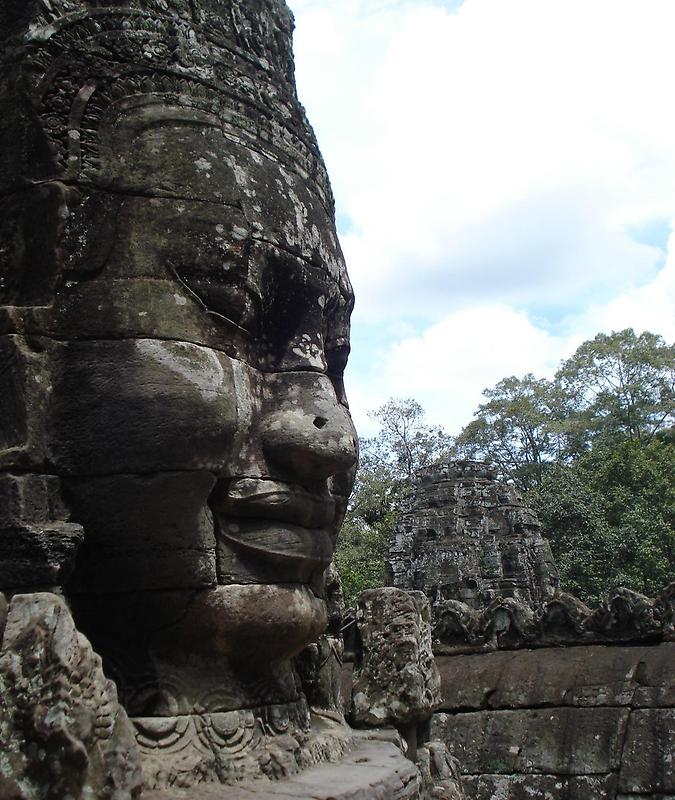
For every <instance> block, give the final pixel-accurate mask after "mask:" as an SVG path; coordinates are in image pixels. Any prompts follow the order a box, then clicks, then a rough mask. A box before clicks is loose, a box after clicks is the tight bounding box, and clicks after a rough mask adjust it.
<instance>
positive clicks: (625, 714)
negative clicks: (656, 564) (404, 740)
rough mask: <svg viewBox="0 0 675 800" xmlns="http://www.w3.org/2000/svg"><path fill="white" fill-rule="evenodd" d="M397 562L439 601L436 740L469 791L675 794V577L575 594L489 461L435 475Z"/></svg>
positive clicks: (419, 497) (598, 799)
mask: <svg viewBox="0 0 675 800" xmlns="http://www.w3.org/2000/svg"><path fill="white" fill-rule="evenodd" d="M389 565H390V568H389V569H390V575H391V576H392V579H393V581H394V583H395V584H396V585H397V586H399V587H401V588H406V589H411V588H413V587H414V588H415V589H424V591H425V592H426V594H427V595H428V597H429V599H430V600H431V614H432V625H433V651H434V654H435V656H436V665H437V667H438V670H439V673H440V676H441V698H442V699H441V702H440V704H439V705H438V706H437V707H436V709H435V710H434V713H433V715H432V719H431V732H430V736H431V738H432V739H433V740H436V741H440V742H441V743H444V744H446V745H447V749H448V751H449V753H450V754H451V758H455V759H456V763H457V764H458V766H459V770H460V772H461V782H462V784H463V787H464V790H465V792H466V795H467V797H470V798H473V799H474V800H494V798H504V800H521V798H522V800H525V798H527V799H528V800H530V798H541V799H542V800H543V798H546V800H638V798H643V799H646V798H650V800H671V799H672V798H673V797H675V757H674V755H675V694H674V687H675V584H671V585H670V586H668V587H666V589H664V591H663V592H662V593H661V594H660V595H659V596H658V597H656V598H649V597H645V596H644V595H641V594H639V593H638V592H634V591H630V590H628V589H620V588H619V589H616V590H614V591H613V592H612V593H611V594H610V595H609V596H608V597H607V598H606V599H605V601H604V602H602V603H600V604H599V605H598V607H596V608H594V609H591V608H589V607H588V606H586V605H585V604H584V603H582V602H581V601H580V600H579V599H578V598H576V597H574V596H572V595H570V594H567V593H565V592H563V591H561V590H560V588H559V587H558V579H557V573H556V570H555V565H554V564H553V561H552V558H551V553H550V549H549V547H548V544H547V542H546V540H545V539H544V538H543V537H542V532H541V526H540V525H539V523H538V521H537V518H536V516H535V515H534V514H533V512H532V511H531V510H530V509H528V508H526V507H525V506H524V505H523V503H522V500H521V498H520V496H519V494H518V493H517V491H516V490H515V489H514V487H512V486H509V485H505V484H501V483H499V482H498V481H496V480H495V476H494V472H493V471H492V470H491V468H490V467H489V465H486V464H481V463H478V462H450V463H449V464H440V465H436V466H434V467H432V468H430V469H428V470H426V471H424V472H423V473H422V474H421V476H420V480H419V483H418V485H417V491H416V495H415V500H414V503H413V507H412V508H411V510H410V512H409V513H408V514H406V515H405V516H404V518H403V520H402V523H401V525H400V526H399V527H398V529H397V531H396V534H395V538H394V540H393V542H392V544H391V548H390V551H389Z"/></svg>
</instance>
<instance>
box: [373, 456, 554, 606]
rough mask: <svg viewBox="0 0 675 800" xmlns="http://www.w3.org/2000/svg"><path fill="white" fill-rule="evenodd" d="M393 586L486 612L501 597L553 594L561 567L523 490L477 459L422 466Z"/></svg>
mask: <svg viewBox="0 0 675 800" xmlns="http://www.w3.org/2000/svg"><path fill="white" fill-rule="evenodd" d="M386 571H387V576H388V581H387V582H388V583H389V584H391V585H392V586H397V587H399V588H401V589H412V590H421V591H424V592H425V593H426V595H427V596H428V597H429V600H430V602H431V605H432V608H433V609H434V612H435V613H437V609H439V608H440V607H441V606H442V605H443V603H445V602H446V601H448V600H453V601H460V602H462V603H464V604H465V605H466V606H468V607H469V608H471V609H473V610H474V611H481V610H482V609H483V608H485V606H487V605H488V604H489V603H490V602H491V601H492V600H494V599H495V598H497V597H499V598H511V599H513V600H516V601H519V602H521V603H524V604H525V605H528V606H532V605H535V604H538V603H540V602H543V601H544V600H545V599H546V598H549V597H551V596H552V595H553V594H554V593H555V590H556V587H557V586H558V572H557V569H556V567H555V564H554V562H553V556H552V555H551V548H550V546H549V543H548V542H547V541H546V539H544V537H543V536H542V532H541V525H540V523H539V520H538V519H537V517H536V515H535V514H534V512H533V511H532V510H531V509H530V508H528V507H527V506H526V505H525V504H524V503H523V499H522V496H521V494H520V492H519V491H518V489H517V488H516V487H515V486H513V485H511V484H506V483H501V482H499V481H497V480H496V478H495V471H494V469H493V468H492V467H491V466H490V465H489V464H485V463H482V462H479V461H449V462H447V463H444V462H442V463H439V464H434V465H433V466H430V467H427V468H425V469H423V470H421V471H420V472H419V474H418V476H417V481H416V485H415V493H414V496H413V501H412V505H411V508H410V509H409V511H408V512H407V513H406V514H404V516H403V519H402V520H401V522H400V523H399V525H398V526H397V529H396V532H395V535H394V539H393V541H392V542H391V544H390V546H389V551H388V555H387V564H386Z"/></svg>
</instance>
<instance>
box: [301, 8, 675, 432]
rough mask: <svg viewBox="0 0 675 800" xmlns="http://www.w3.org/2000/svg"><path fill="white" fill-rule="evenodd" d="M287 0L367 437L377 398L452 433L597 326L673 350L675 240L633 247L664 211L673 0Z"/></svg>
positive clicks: (674, 137)
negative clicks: (512, 378) (326, 180)
mask: <svg viewBox="0 0 675 800" xmlns="http://www.w3.org/2000/svg"><path fill="white" fill-rule="evenodd" d="M290 2H291V5H292V6H293V8H294V11H295V12H296V18H297V23H298V28H297V36H296V56H297V64H298V82H299V92H300V97H301V99H302V100H303V102H305V103H306V105H307V108H308V114H309V116H310V119H311V121H312V123H313V124H314V126H315V129H316V131H317V135H318V138H319V142H320V144H321V147H322V150H323V152H324V155H325V157H326V160H327V163H328V167H329V171H330V174H331V178H332V181H333V185H334V188H335V193H336V200H337V206H338V214H339V218H340V219H341V220H343V221H344V220H348V221H349V225H344V226H343V227H344V230H343V236H342V240H343V247H344V249H345V254H346V256H347V261H348V265H349V269H350V274H351V276H352V280H353V282H354V285H355V289H356V292H357V307H356V312H355V317H354V336H353V349H354V353H355V355H356V356H357V358H356V361H355V366H354V367H353V368H352V369H351V370H350V373H349V374H348V377H349V388H350V399H351V403H352V408H353V411H354V414H355V418H356V420H357V425H358V426H359V427H360V429H361V430H362V431H363V432H365V433H368V432H372V425H371V424H370V423H369V422H368V420H367V417H366V415H365V410H366V409H371V408H374V407H376V406H377V405H378V404H379V403H381V402H384V401H385V400H386V399H387V398H388V397H389V396H391V395H397V396H402V397H406V396H414V397H416V398H417V399H418V400H419V401H420V402H421V403H422V405H423V406H425V407H426V408H427V410H428V414H429V418H430V419H431V420H432V421H434V422H440V423H443V424H444V425H446V427H448V428H449V429H451V430H454V431H456V430H457V429H458V428H459V427H461V426H462V425H463V424H465V423H466V422H467V421H468V420H469V418H470V416H471V413H472V412H473V410H474V409H475V407H476V405H477V403H478V402H479V401H480V393H481V390H482V389H484V388H485V387H487V386H490V385H494V383H496V382H497V381H498V380H499V379H500V378H502V377H505V376H506V375H508V374H518V375H522V374H524V373H526V372H528V371H531V372H534V373H535V374H537V375H546V374H550V373H551V372H552V370H553V369H554V368H555V366H556V365H557V363H558V361H559V360H560V359H561V358H563V357H565V356H568V355H570V354H571V353H572V352H573V350H574V348H575V347H576V346H577V345H578V344H579V343H580V342H581V341H583V340H584V339H588V338H591V337H592V336H594V335H595V334H596V333H598V332H599V331H605V332H609V331H611V330H618V329H621V328H624V327H628V326H632V327H635V328H636V330H643V329H649V330H653V331H655V332H657V333H661V334H662V335H664V336H665V337H666V338H667V339H669V340H671V341H672V340H673V339H675V243H673V240H672V237H671V244H670V255H669V259H668V262H667V263H666V265H665V266H664V256H665V241H663V240H659V239H651V240H649V239H648V240H647V241H646V242H640V241H637V240H636V238H635V235H634V231H635V230H636V229H638V228H641V227H645V226H646V225H648V224H650V223H653V222H655V221H660V222H661V223H663V222H664V221H667V220H672V219H675V148H674V147H673V142H674V141H675V104H673V102H672V82H673V78H672V76H673V75H674V74H675V47H673V46H672V31H673V30H675V2H673V0H641V2H639V3H636V2H634V0H465V1H464V3H463V4H461V3H459V0H453V1H452V2H448V0H445V2H444V1H443V0H379V2H378V0H290ZM661 227H663V224H661ZM659 270H660V271H659ZM406 324H409V325H410V326H412V327H413V332H412V333H411V332H409V331H406V332H403V333H401V332H400V331H401V330H404V328H405V325H406ZM378 326H380V327H381V328H382V330H383V331H385V329H386V331H387V334H386V335H385V334H384V333H383V334H382V335H381V336H375V337H374V336H373V330H377V327H378ZM397 329H398V330H399V332H398V333H391V332H392V331H396V330H397ZM374 340H376V341H374ZM359 353H361V354H362V355H361V356H359V355H358V354H359Z"/></svg>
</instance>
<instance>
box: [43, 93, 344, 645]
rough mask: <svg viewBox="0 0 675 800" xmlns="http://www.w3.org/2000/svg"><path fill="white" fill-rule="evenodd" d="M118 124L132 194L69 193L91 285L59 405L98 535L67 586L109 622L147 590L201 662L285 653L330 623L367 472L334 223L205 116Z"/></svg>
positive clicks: (69, 347) (77, 492)
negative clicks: (345, 376) (343, 529)
mask: <svg viewBox="0 0 675 800" xmlns="http://www.w3.org/2000/svg"><path fill="white" fill-rule="evenodd" d="M115 133H116V137H117V139H118V141H113V143H112V145H111V153H112V155H113V157H112V159H111V167H110V169H111V188H114V190H115V191H107V192H105V191H103V192H101V191H94V192H79V193H77V194H76V195H73V196H72V197H71V198H70V208H71V212H70V213H71V214H72V215H73V217H74V219H75V221H74V222H73V223H72V228H73V234H72V235H73V236H74V237H75V236H76V235H77V236H78V237H79V238H78V243H79V248H78V250H77V251H76V252H75V251H74V253H73V259H74V263H73V274H76V273H77V271H78V269H79V270H81V271H82V272H83V275H82V276H81V277H79V279H78V280H73V281H72V282H71V283H72V285H71V286H66V287H64V290H63V295H62V298H61V301H60V305H61V307H62V309H63V310H62V316H63V318H64V319H66V318H68V319H69V320H70V323H69V324H71V325H73V326H75V327H77V328H78V329H79V335H78V341H70V342H69V343H68V344H66V345H64V346H62V347H57V351H58V352H57V354H56V355H55V364H56V367H55V381H54V397H53V400H52V404H51V430H52V432H53V436H52V441H51V443H50V446H51V452H52V458H53V459H54V462H55V463H56V464H57V466H58V470H59V473H60V474H61V475H62V476H64V478H65V480H64V484H65V487H66V488H65V491H66V495H67V497H68V502H69V504H70V507H71V509H72V511H73V515H74V517H75V518H76V519H77V520H78V521H79V522H81V523H82V524H83V525H84V527H85V531H86V539H85V545H84V547H83V550H82V553H81V556H80V558H79V560H78V566H77V570H76V574H75V577H74V579H73V581H72V585H71V592H72V594H73V595H74V597H75V598H76V603H77V605H82V606H83V607H85V608H86V609H88V612H85V613H90V612H91V610H93V609H96V610H97V611H96V615H97V619H98V620H99V621H100V614H101V613H104V614H106V615H108V614H109V613H110V607H114V608H117V607H118V606H119V603H120V598H119V597H118V596H116V595H120V594H124V595H126V596H132V597H134V603H135V604H137V603H139V602H142V603H143V604H144V605H145V606H146V607H148V608H151V609H152V613H151V615H150V616H151V618H152V620H153V623H152V625H151V627H152V626H154V624H155V623H158V624H157V627H158V628H163V627H164V626H167V625H168V626H169V630H170V631H171V639H172V640H173V641H174V643H175V642H177V641H181V642H182V643H183V644H182V646H184V647H186V648H188V649H193V648H197V649H199V650H204V651H207V652H210V653H219V654H225V655H228V656H231V657H233V658H237V659H241V658H248V657H250V655H251V652H252V651H259V652H263V653H265V655H266V657H268V658H269V657H270V656H272V657H275V656H279V657H288V656H289V655H292V654H293V653H294V652H296V651H297V650H298V649H299V648H300V647H302V646H303V645H304V644H306V643H307V642H309V641H311V639H312V638H314V637H315V636H316V635H318V633H319V632H320V631H321V629H322V627H323V625H324V623H325V618H324V613H325V612H324V608H323V603H322V601H321V580H322V576H323V573H324V571H325V569H326V568H327V566H328V564H329V563H330V560H331V558H332V554H333V550H334V546H335V540H336V535H337V531H338V528H339V525H340V523H341V520H342V517H343V514H344V508H345V503H346V496H347V494H348V492H349V489H350V486H351V473H352V468H353V466H354V463H355V459H356V444H355V435H354V431H353V428H352V425H351V421H350V418H349V414H348V411H347V408H346V404H345V397H344V389H343V385H342V372H343V370H344V366H345V361H346V357H347V353H348V331H347V327H346V325H347V320H348V315H349V310H350V308H351V302H352V299H351V293H350V289H349V284H348V282H347V280H346V274H345V271H344V265H343V262H342V257H341V254H340V252H339V249H338V247H337V244H336V241H335V239H334V232H333V230H332V225H331V226H330V227H329V228H327V226H326V209H325V208H323V207H322V206H321V204H320V199H319V197H318V196H317V194H316V193H314V192H313V191H312V188H311V184H310V186H309V187H308V186H307V185H306V184H305V183H304V182H303V180H302V179H300V178H299V177H298V176H297V174H293V173H292V172H290V171H288V170H287V169H285V168H284V167H283V165H281V164H279V163H278V162H275V161H274V160H273V159H272V158H270V157H269V156H268V155H265V154H263V153H259V152H256V151H255V150H252V149H251V148H250V147H243V146H242V145H240V144H239V143H237V142H235V141H232V140H231V139H229V138H228V137H227V136H225V135H224V133H223V131H222V129H221V128H220V127H219V126H216V125H214V124H211V121H210V120H209V118H208V117H206V116H203V115H200V114H195V113H194V112H186V111H185V110H184V109H180V108H167V107H166V106H162V107H161V108H152V107H150V108H148V107H147V106H145V107H143V108H142V110H141V111H140V112H138V113H133V114H128V115H127V116H126V117H125V118H124V119H123V120H121V121H120V122H119V123H118V124H117V125H116V128H115ZM78 216H79V217H80V218H82V220H83V222H82V225H81V226H80V225H79V224H78V222H77V219H78ZM80 227H81V229H82V232H81V233H79V234H78V233H77V232H78V231H79V230H80ZM308 255H309V257H308ZM75 261H76V262H77V263H75ZM87 270H90V271H91V272H92V275H91V277H87V273H86V271H87ZM146 320H147V321H148V322H147V323H146ZM146 324H148V325H149V326H151V327H149V328H146ZM145 330H147V331H148V333H144V331H145ZM151 334H152V335H151ZM80 337H81V338H80ZM139 593H140V594H147V595H148V597H145V598H142V599H141V600H139V597H138V594H139ZM157 598H160V602H159V603H157V602H156V600H157ZM122 599H126V598H122ZM186 614H187V616H186ZM167 615H168V616H167ZM178 618H181V621H180V624H179V625H178V624H177V625H174V624H173V623H174V621H175V619H178ZM97 624H99V623H97ZM124 624H125V625H127V624H128V620H125V622H124ZM94 635H95V634H94Z"/></svg>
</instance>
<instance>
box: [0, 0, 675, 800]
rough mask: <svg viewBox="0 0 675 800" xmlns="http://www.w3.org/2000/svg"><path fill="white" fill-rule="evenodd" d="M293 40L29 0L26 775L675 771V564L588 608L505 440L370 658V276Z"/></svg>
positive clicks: (404, 789) (15, 628) (14, 106)
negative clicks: (362, 285) (364, 367)
mask: <svg viewBox="0 0 675 800" xmlns="http://www.w3.org/2000/svg"><path fill="white" fill-rule="evenodd" d="M291 34H292V17H291V14H290V12H289V10H288V8H287V7H286V5H285V3H284V2H283V0H4V2H3V3H2V4H1V5H0V59H1V60H2V69H1V71H0V109H1V110H2V114H1V115H0V204H1V206H2V208H1V210H0V375H1V376H2V384H1V386H0V389H1V391H0V591H1V592H2V594H0V693H1V695H2V704H1V705H0V800H43V799H44V800H130V799H131V798H133V799H134V800H137V799H138V798H143V800H227V798H232V799H233V800H234V798H244V797H246V798H256V800H272V798H280V797H293V798H296V800H310V798H311V800H371V798H372V800H421V798H422V797H424V798H437V800H464V798H467V799H468V798H477V800H483V798H485V799H486V800H487V798H497V797H499V798H514V800H518V799H519V798H521V797H522V798H525V797H527V798H530V797H533V796H534V797H536V796H540V797H547V798H553V800H558V798H563V797H570V798H579V800H580V799H581V798H582V797H583V798H584V800H586V798H590V800H594V799H596V798H597V800H609V799H610V798H612V800H613V798H619V797H620V798H622V800H635V798H637V797H651V798H654V800H655V799H656V798H657V797H658V798H661V800H665V799H666V798H668V799H669V798H671V797H675V785H674V783H673V767H672V758H670V757H669V756H668V754H669V753H672V752H673V751H674V750H675V743H674V742H673V730H675V724H673V722H674V720H673V697H672V686H673V680H672V664H673V663H674V662H673V658H672V656H673V652H672V648H673V647H675V643H673V642H672V641H671V640H672V638H673V628H674V623H673V597H674V596H675V590H673V588H672V587H671V588H670V589H669V590H667V591H666V592H665V593H664V595H663V597H661V598H659V599H658V600H649V599H648V598H642V597H640V596H636V595H635V594H634V593H633V594H630V593H627V594H626V593H624V594H617V596H616V597H614V598H612V599H611V600H610V601H609V602H608V603H607V604H606V606H605V607H603V611H602V613H598V614H596V612H590V610H586V609H585V608H582V607H580V605H579V604H578V601H577V602H575V601H574V599H573V598H572V599H570V598H569V597H566V596H564V595H563V594H562V593H560V592H559V591H558V590H557V589H556V580H557V579H556V575H555V569H554V566H553V564H552V560H551V558H550V552H549V551H548V548H547V545H546V543H545V540H543V539H542V537H541V532H540V530H539V527H538V524H537V522H536V519H534V517H533V515H532V514H531V513H530V512H529V511H528V509H526V508H525V507H524V506H523V505H522V502H520V500H519V498H518V496H517V494H516V493H515V490H513V489H512V487H504V486H500V485H498V484H496V483H495V481H493V480H492V478H491V475H490V474H489V472H488V471H486V470H485V468H484V467H483V466H481V465H477V464H475V463H474V464H470V463H464V464H462V465H459V464H454V465H446V467H444V468H443V470H441V473H440V474H435V473H434V474H432V473H429V474H428V475H427V476H426V477H425V478H424V479H423V488H422V489H421V493H420V498H419V504H418V506H417V507H416V510H415V511H413V516H410V517H408V518H407V520H406V522H405V523H404V527H403V528H402V529H401V530H400V531H399V537H398V539H397V545H396V546H397V548H398V550H396V551H392V559H391V577H392V580H393V582H394V583H400V584H401V585H405V587H406V588H408V589H412V590H413V591H410V592H406V591H403V590H402V589H400V588H395V587H389V588H386V589H384V590H377V591H374V592H372V593H367V594H366V595H364V596H363V597H362V598H361V600H360V604H359V607H358V609H357V612H356V619H355V626H354V633H355V637H354V638H355V639H356V645H357V646H356V648H355V653H354V654H353V658H352V661H351V662H350V663H347V664H346V665H345V666H344V667H343V664H342V659H343V647H344V643H343V641H342V635H341V634H342V629H343V627H344V620H343V615H342V609H341V601H340V588H339V580H338V579H337V577H336V575H335V573H334V571H333V570H332V569H331V568H330V563H331V557H332V554H333V549H334V546H335V540H336V536H337V533H338V530H339V527H340V524H341V521H342V518H343V515H344V511H345V507H346V501H347V497H348V495H349V492H350V489H351V485H352V481H353V473H354V466H355V461H356V442H355V434H354V430H353V427H352V423H351V420H350V417H349V413H348V410H347V404H346V399H345V395H344V387H343V381H342V373H343V370H344V367H345V363H346V360H347V356H348V353H349V317H350V312H351V309H352V305H353V296H352V292H351V287H350V284H349V280H348V277H347V274H346V270H345V265H344V260H343V257H342V253H341V251H340V247H339V244H338V241H337V237H336V233H335V223H334V210H333V200H332V195H331V190H330V186H329V183H328V179H327V176H326V172H325V168H324V165H323V161H322V159H321V156H320V153H319V150H318V148H317V145H316V141H315V138H314V134H313V132H312V129H311V127H310V126H309V124H308V122H307V120H306V118H305V115H304V111H303V109H302V107H301V106H300V104H299V102H298V99H297V96H296V91H295V85H294V76H293V57H292V48H291ZM453 470H454V471H453ZM458 470H459V472H458ZM453 481H454V483H453ZM425 498H426V499H425ZM415 514H417V518H415V516H414V515H415ZM405 525H408V526H409V527H407V528H406V527H405ZM443 537H447V541H446V545H447V546H445V549H444V546H443V545H442V542H443V540H444V538H443ZM462 543H464V544H463V545H462ZM416 589H424V590H425V591H426V592H427V594H428V595H429V599H430V600H431V605H429V602H428V599H427V598H425V596H424V594H423V593H422V592H420V591H415V590H416ZM587 612H588V613H587ZM631 626H632V627H631ZM629 630H633V631H634V630H638V631H640V632H641V634H642V633H644V632H646V633H645V635H644V636H642V638H641V639H639V636H637V635H636V634H635V633H631V634H630V636H628V634H627V633H626V631H629ZM560 631H563V633H560ZM598 631H601V634H599V633H598ZM542 632H543V633H542ZM551 632H557V633H555V635H557V636H558V637H559V638H558V640H556V643H557V644H558V645H559V644H560V643H561V642H563V643H566V644H568V645H574V646H570V647H569V649H568V650H561V649H560V648H559V647H558V648H557V649H551V648H550V647H547V644H550V642H549V641H547V640H546V636H547V635H549V634H551ZM641 634H640V635H641ZM599 635H602V636H604V637H605V639H603V640H602V643H603V644H604V645H606V644H607V642H608V641H611V642H612V647H611V648H609V649H608V648H607V647H604V649H603V646H602V645H600V644H598V643H597V642H596V640H595V639H594V638H593V637H597V636H599ZM561 636H563V637H564V636H566V637H567V639H564V638H563V639H561V638H560V637H561ZM627 636H628V639H627V638H626V637H627ZM636 636H637V639H636ZM607 637H608V638H607ZM622 637H624V638H622ZM637 640H639V641H640V642H641V646H636V641H637ZM432 641H433V647H434V649H435V651H436V652H435V658H434V652H433V651H432ZM617 642H625V643H626V644H630V645H631V646H630V647H618V646H617V645H616V643H617ZM443 647H445V648H446V649H445V651H444V650H443V649H442V648H443ZM533 647H534V648H538V649H534V650H533V649H532V648H533ZM669 648H670V649H669ZM444 652H445V655H443V653H444ZM514 654H515V655H514ZM521 658H522V660H521ZM345 707H346V711H347V713H348V716H349V719H350V721H351V722H352V723H353V725H354V726H360V728H361V730H360V732H359V731H356V730H354V729H353V728H350V727H348V726H347V724H346V722H345V719H344V716H343V709H344V708H345ZM404 750H405V751H407V755H408V758H407V759H406V758H405V757H404V756H403V753H402V751H404ZM664 754H666V755H665V757H664ZM413 759H416V762H417V766H416V765H415V763H413ZM460 770H461V771H462V772H463V775H462V776H460V774H459V773H460Z"/></svg>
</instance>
